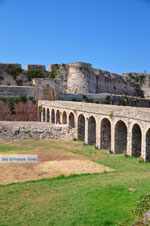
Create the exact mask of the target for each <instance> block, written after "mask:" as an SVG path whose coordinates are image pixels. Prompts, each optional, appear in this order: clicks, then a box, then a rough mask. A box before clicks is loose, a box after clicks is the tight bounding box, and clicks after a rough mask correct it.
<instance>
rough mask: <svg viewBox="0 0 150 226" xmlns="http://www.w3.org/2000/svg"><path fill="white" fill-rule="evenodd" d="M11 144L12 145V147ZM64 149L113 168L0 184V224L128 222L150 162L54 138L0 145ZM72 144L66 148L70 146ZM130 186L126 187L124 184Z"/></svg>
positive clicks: (104, 225) (147, 183)
mask: <svg viewBox="0 0 150 226" xmlns="http://www.w3.org/2000/svg"><path fill="white" fill-rule="evenodd" d="M15 146H16V148H15ZM42 147H43V150H49V151H51V150H53V151H54V150H55V151H57V149H60V151H61V149H62V150H63V149H65V150H67V151H69V152H73V153H76V154H82V155H84V156H85V157H86V158H88V159H91V160H93V161H96V162H97V163H100V164H103V165H105V166H109V167H112V168H114V169H116V171H114V172H110V173H106V172H104V173H101V174H83V175H71V176H68V177H65V176H63V175H62V176H59V177H57V178H51V179H42V180H38V181H31V182H24V183H14V184H9V185H1V186H0V225H1V226H6V225H9V226H11V225H12V226H13V225H15V226H16V225H18V226H24V225H25V226H31V225H33V226H34V225H40V226H41V225H43V226H47V225H50V226H51V225H55V226H75V225H76V226H82V225H89V226H108V225H109V226H110V225H111V226H117V225H118V226H119V225H121V224H124V225H126V226H131V225H132V222H133V221H134V215H133V213H132V211H133V210H134V209H135V208H136V200H137V199H138V197H140V196H141V195H142V194H145V193H146V192H150V163H138V161H137V159H136V158H132V157H128V158H125V157H124V156H123V155H109V154H107V152H106V151H105V150H94V149H93V146H90V145H84V146H82V144H81V142H72V141H70V142H68V141H64V142H63V141H59V140H44V141H39V140H37V141H20V142H18V141H17V142H16V141H14V142H12V143H7V144H5V143H3V144H1V146H0V152H1V153H2V152H3V153H5V152H7V153H9V152H10V153H11V152H12V151H15V150H16V152H17V153H18V151H19V149H20V152H22V150H33V151H34V150H42ZM71 147H72V148H71ZM130 187H131V188H134V189H135V191H130V190H128V188H130Z"/></svg>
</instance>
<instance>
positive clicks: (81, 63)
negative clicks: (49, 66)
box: [68, 62, 92, 69]
mask: <svg viewBox="0 0 150 226" xmlns="http://www.w3.org/2000/svg"><path fill="white" fill-rule="evenodd" d="M68 65H69V67H74V66H75V67H85V68H89V69H91V68H92V64H88V63H83V62H75V63H69V64H68Z"/></svg>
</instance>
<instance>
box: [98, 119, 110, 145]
mask: <svg viewBox="0 0 150 226" xmlns="http://www.w3.org/2000/svg"><path fill="white" fill-rule="evenodd" d="M100 135H101V136H100V137H101V140H100V147H101V148H103V149H108V148H110V147H111V124H110V121H109V120H108V119H107V118H104V119H103V120H102V122H101V131H100Z"/></svg>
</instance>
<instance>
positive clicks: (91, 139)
mask: <svg viewBox="0 0 150 226" xmlns="http://www.w3.org/2000/svg"><path fill="white" fill-rule="evenodd" d="M88 144H96V121H95V118H94V117H93V116H91V117H90V118H89V120H88Z"/></svg>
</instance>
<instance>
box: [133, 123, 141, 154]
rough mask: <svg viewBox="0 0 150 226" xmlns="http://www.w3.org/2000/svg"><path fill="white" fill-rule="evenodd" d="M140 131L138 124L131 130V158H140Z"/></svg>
mask: <svg viewBox="0 0 150 226" xmlns="http://www.w3.org/2000/svg"><path fill="white" fill-rule="evenodd" d="M141 134H142V133H141V129H140V127H139V125H138V124H135V125H134V126H133V128H132V156H134V157H140V156H141Z"/></svg>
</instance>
